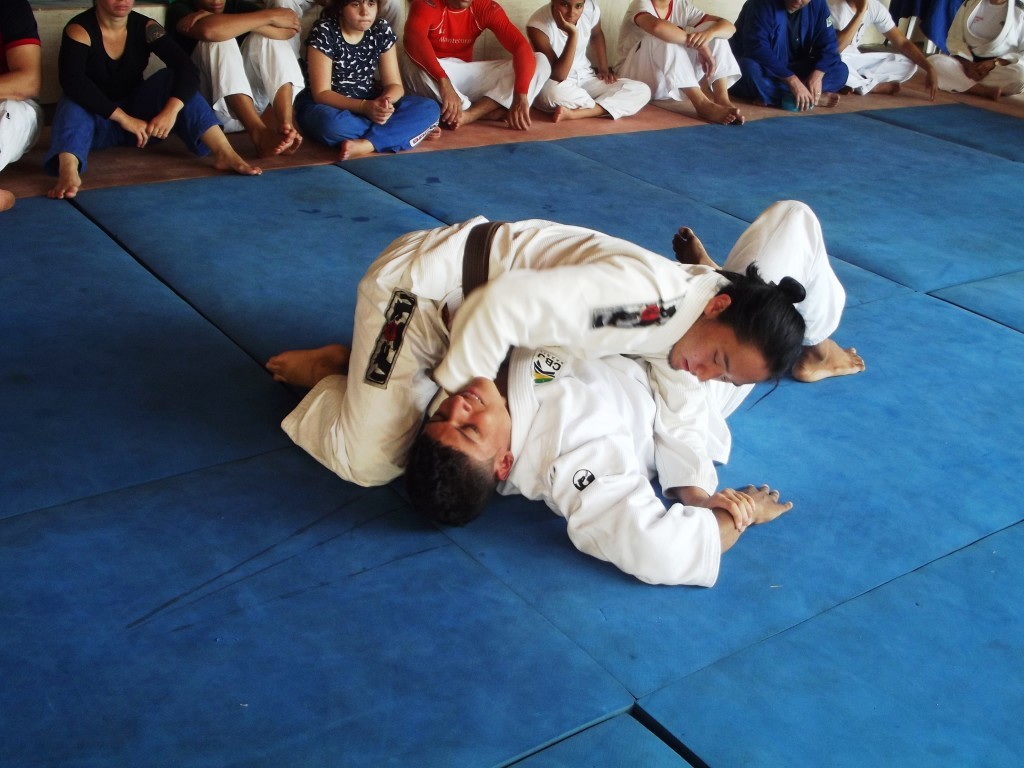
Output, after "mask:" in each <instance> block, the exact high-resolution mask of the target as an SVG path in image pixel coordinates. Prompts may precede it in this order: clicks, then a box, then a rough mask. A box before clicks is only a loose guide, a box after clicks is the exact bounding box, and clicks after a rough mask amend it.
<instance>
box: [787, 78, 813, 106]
mask: <svg viewBox="0 0 1024 768" xmlns="http://www.w3.org/2000/svg"><path fill="white" fill-rule="evenodd" d="M786 83H787V84H788V85H789V90H790V91H791V92H792V94H793V99H794V100H795V101H796V108H797V109H798V110H799V111H800V112H804V111H806V110H808V109H810V108H811V107H813V106H814V103H815V101H816V100H815V99H814V98H812V97H811V92H810V91H809V90H807V86H806V85H804V84H803V82H802V81H801V80H800V78H799V77H797V76H796V75H793V76H792V77H790V78H789V79H787V80H786Z"/></svg>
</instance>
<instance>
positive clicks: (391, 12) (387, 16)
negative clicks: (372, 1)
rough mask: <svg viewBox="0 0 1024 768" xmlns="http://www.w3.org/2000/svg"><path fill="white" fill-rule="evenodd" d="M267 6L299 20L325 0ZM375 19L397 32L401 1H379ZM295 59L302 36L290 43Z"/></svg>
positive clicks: (286, 0) (274, 0) (282, 0)
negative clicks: (385, 23)
mask: <svg viewBox="0 0 1024 768" xmlns="http://www.w3.org/2000/svg"><path fill="white" fill-rule="evenodd" d="M267 5H268V6H270V7H273V8H288V9H289V10H292V11H295V15H296V16H298V17H299V18H300V19H301V18H302V17H303V16H305V15H306V14H307V13H309V11H310V10H311V9H312V8H313V7H314V6H321V7H323V6H325V5H327V0H270V2H268V3H267ZM377 18H378V19H384V21H386V22H387V23H388V24H389V25H390V26H391V28H392V29H394V30H398V29H399V28H400V27H401V23H402V0H380V2H378V3H377ZM289 42H290V43H291V44H292V50H293V51H294V52H295V58H297V59H298V58H301V53H302V50H301V49H302V45H301V43H302V36H301V35H296V36H295V37H293V38H292V39H291V40H290V41H289Z"/></svg>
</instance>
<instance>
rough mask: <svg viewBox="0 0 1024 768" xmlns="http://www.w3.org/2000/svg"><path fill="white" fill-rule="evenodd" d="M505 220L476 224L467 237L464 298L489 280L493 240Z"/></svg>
mask: <svg viewBox="0 0 1024 768" xmlns="http://www.w3.org/2000/svg"><path fill="white" fill-rule="evenodd" d="M502 224H505V222H504V221H485V222H483V223H482V224H475V225H473V227H472V228H470V230H469V236H468V237H466V247H465V251H464V253H463V255H462V298H463V300H465V299H466V297H468V296H469V294H471V293H472V292H473V291H474V290H476V289H477V288H479V287H480V286H481V285H483V284H484V283H486V282H487V278H488V275H489V272H490V270H489V269H488V266H489V264H490V255H491V242H492V241H493V240H494V233H495V232H497V231H498V227H500V226H501V225H502Z"/></svg>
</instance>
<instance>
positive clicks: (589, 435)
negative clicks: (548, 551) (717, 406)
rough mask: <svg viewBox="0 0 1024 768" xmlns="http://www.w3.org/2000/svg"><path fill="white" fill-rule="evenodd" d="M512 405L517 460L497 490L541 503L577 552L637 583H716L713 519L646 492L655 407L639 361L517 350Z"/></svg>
mask: <svg viewBox="0 0 1024 768" xmlns="http://www.w3.org/2000/svg"><path fill="white" fill-rule="evenodd" d="M684 375H685V376H687V377H689V378H691V379H693V382H694V384H695V385H696V390H697V391H696V394H697V395H698V396H700V395H702V390H703V388H704V387H707V386H710V387H712V388H713V387H715V386H717V387H721V388H727V389H735V388H734V387H732V386H731V385H729V384H723V383H721V382H708V383H707V384H705V385H700V384H698V383H697V381H696V379H694V378H693V377H692V376H690V375H689V374H684ZM508 404H509V411H510V412H511V414H512V446H511V447H512V453H513V455H514V456H515V462H514V463H513V465H512V470H511V472H510V473H509V476H508V479H507V480H506V481H505V482H503V483H502V484H501V485H499V488H498V490H499V492H500V493H502V494H505V495H511V494H516V493H518V494H522V495H523V496H526V497H527V498H529V499H534V500H543V501H544V502H545V503H546V504H547V505H548V507H550V508H551V509H552V510H553V511H554V512H556V513H557V514H559V515H561V516H562V517H564V518H565V520H566V528H567V532H568V535H569V538H570V539H571V540H572V543H573V544H574V545H575V546H576V548H577V549H579V550H580V551H581V552H584V553H586V554H588V555H592V556H593V557H596V558H599V559H601V560H605V561H608V562H610V563H612V564H613V565H615V566H617V567H618V568H619V569H620V570H622V571H624V572H626V573H629V574H631V575H633V576H636V577H637V578H638V579H640V580H641V581H645V582H647V583H649V584H690V585H695V586H703V587H710V586H713V585H714V583H715V581H716V580H717V578H718V570H719V562H720V560H721V555H722V551H721V549H722V547H721V536H720V534H719V529H718V522H717V520H716V519H715V516H714V514H713V513H712V512H711V510H710V509H705V508H703V507H687V506H684V505H682V504H678V503H676V504H671V505H668V506H666V504H665V503H664V502H663V501H662V499H661V498H660V497H659V496H658V495H657V493H656V492H655V490H654V488H653V487H652V485H651V479H652V478H653V477H654V475H655V471H656V467H655V464H656V462H655V432H656V429H657V427H656V419H655V410H656V408H655V401H654V396H653V393H652V391H651V388H650V385H649V384H648V376H647V371H646V370H645V366H644V365H643V364H641V363H640V362H638V361H636V360H631V359H628V358H624V357H619V356H613V357H606V358H602V359H600V360H574V359H572V358H562V357H559V356H558V355H554V354H552V353H550V352H548V351H546V350H537V351H523V350H517V351H516V352H514V353H513V355H512V358H511V363H510V366H509V372H508ZM702 407H703V408H707V407H708V403H707V401H706V400H705V399H704V398H703V397H698V404H697V406H696V408H702ZM716 415H717V414H716ZM722 424H723V426H724V421H723V422H722ZM698 435H699V433H698Z"/></svg>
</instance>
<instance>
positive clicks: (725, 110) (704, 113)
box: [693, 99, 742, 125]
mask: <svg viewBox="0 0 1024 768" xmlns="http://www.w3.org/2000/svg"><path fill="white" fill-rule="evenodd" d="M693 108H694V109H695V110H696V111H697V117H699V118H700V119H701V120H703V121H705V122H707V123H716V124H717V125H732V124H733V123H735V122H736V121H737V120H740V119H741V116H740V111H739V110H738V109H737V108H736V107H723V106H722V105H721V104H716V103H715V102H713V101H711V100H710V99H706V100H704V101H702V102H700V103H698V104H694V105H693ZM741 124H742V123H741Z"/></svg>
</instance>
